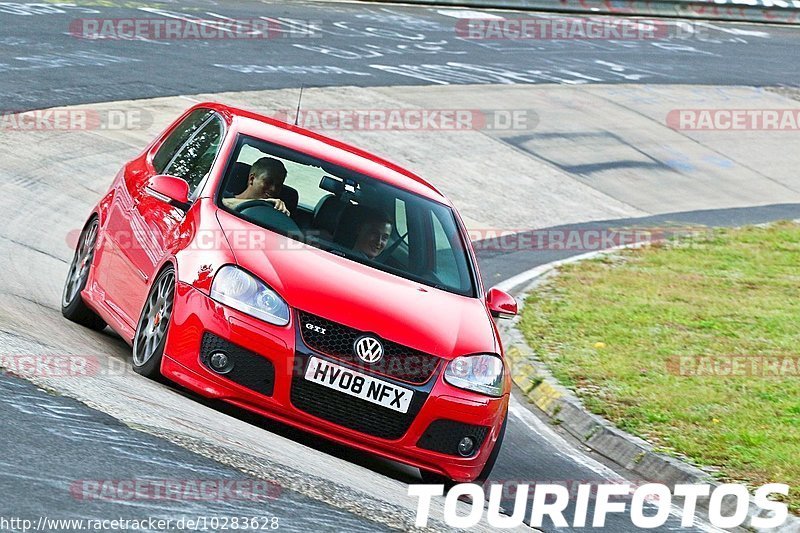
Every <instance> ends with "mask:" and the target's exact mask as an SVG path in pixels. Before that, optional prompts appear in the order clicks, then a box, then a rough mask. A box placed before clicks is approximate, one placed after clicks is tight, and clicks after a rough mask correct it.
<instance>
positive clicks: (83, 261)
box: [61, 217, 106, 331]
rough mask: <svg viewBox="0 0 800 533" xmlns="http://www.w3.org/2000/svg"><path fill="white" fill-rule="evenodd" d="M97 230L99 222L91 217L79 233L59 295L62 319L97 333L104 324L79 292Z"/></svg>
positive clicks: (92, 254) (84, 284)
mask: <svg viewBox="0 0 800 533" xmlns="http://www.w3.org/2000/svg"><path fill="white" fill-rule="evenodd" d="M99 230H100V222H99V221H98V220H97V217H92V218H91V219H89V222H87V223H86V226H85V227H84V228H83V231H81V236H80V238H79V239H78V245H77V246H76V247H75V255H73V257H72V262H71V263H70V265H69V272H67V279H66V281H64V290H63V291H62V293H61V314H62V315H64V318H66V319H67V320H71V321H72V322H75V323H77V324H80V325H81V326H85V327H87V328H90V329H94V330H97V331H100V330H101V329H103V328H105V327H106V323H105V322H104V321H103V319H102V318H100V317H99V316H97V313H95V312H94V311H92V310H91V309H90V308H89V306H87V305H86V302H84V301H83V297H82V296H81V292H82V291H83V289H85V288H86V282H87V281H88V279H89V272H90V271H91V269H92V267H93V262H94V252H95V248H96V246H97V235H98V232H99Z"/></svg>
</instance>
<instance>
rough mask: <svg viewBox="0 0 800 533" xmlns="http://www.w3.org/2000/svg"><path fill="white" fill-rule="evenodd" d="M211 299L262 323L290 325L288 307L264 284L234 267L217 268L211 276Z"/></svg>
mask: <svg viewBox="0 0 800 533" xmlns="http://www.w3.org/2000/svg"><path fill="white" fill-rule="evenodd" d="M211 297H212V298H213V299H215V300H216V301H218V302H219V303H222V304H225V305H227V306H230V307H233V308H234V309H237V310H239V311H241V312H242V313H247V314H248V315H250V316H254V317H256V318H259V319H261V320H263V321H264V322H269V323H270V324H275V325H276V326H285V325H286V324H288V323H289V306H288V305H287V304H286V302H284V301H283V298H281V297H280V296H278V293H277V292H275V291H273V290H272V289H270V288H269V287H267V285H266V284H265V283H264V282H263V281H261V280H259V279H258V278H255V277H254V276H252V275H250V274H248V273H247V272H245V271H244V270H242V269H240V268H237V267H235V266H233V265H226V266H224V267H222V268H220V269H219V271H218V272H217V275H216V276H214V283H212V284H211Z"/></svg>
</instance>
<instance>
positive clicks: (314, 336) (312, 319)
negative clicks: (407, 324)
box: [299, 311, 440, 385]
mask: <svg viewBox="0 0 800 533" xmlns="http://www.w3.org/2000/svg"><path fill="white" fill-rule="evenodd" d="M299 315H300V332H301V335H302V336H303V341H304V342H305V343H306V344H307V345H308V347H309V348H312V349H314V350H317V351H318V352H321V353H324V354H327V355H330V356H332V357H335V358H337V359H340V360H342V361H346V362H348V363H350V364H352V365H355V366H357V367H360V368H362V369H364V370H366V371H368V372H370V373H377V374H382V375H384V376H387V377H391V378H394V379H398V380H400V381H405V382H408V383H414V384H417V385H419V384H422V383H425V382H426V381H428V380H429V379H430V377H431V376H432V375H433V373H434V372H435V371H436V367H437V366H438V365H439V361H440V359H439V358H438V357H436V356H434V355H430V354H426V353H424V352H420V351H418V350H414V349H413V348H408V347H407V346H403V345H402V344H397V343H395V342H391V341H385V340H382V341H381V342H382V343H383V350H384V353H383V358H382V359H381V360H380V361H378V362H377V363H374V364H371V365H367V364H365V363H363V362H362V361H361V360H360V359H359V358H358V357H356V354H355V352H354V351H353V344H354V343H355V341H356V339H357V338H358V337H360V336H361V335H363V334H365V333H367V332H365V331H359V330H357V329H353V328H349V327H347V326H343V325H341V324H338V323H336V322H332V321H330V320H327V319H325V318H322V317H318V316H316V315H312V314H310V313H305V312H303V311H300V312H299ZM307 325H312V326H314V327H315V328H321V329H324V330H325V333H321V332H320V331H319V330H317V329H310V328H308V327H307Z"/></svg>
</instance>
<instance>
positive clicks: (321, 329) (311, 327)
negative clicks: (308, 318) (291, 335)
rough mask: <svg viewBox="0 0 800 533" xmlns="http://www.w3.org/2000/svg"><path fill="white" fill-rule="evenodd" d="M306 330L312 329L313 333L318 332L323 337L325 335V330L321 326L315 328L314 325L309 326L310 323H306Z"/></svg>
mask: <svg viewBox="0 0 800 533" xmlns="http://www.w3.org/2000/svg"><path fill="white" fill-rule="evenodd" d="M306 329H310V330H312V331H316V332H317V333H321V334H322V335H325V328H321V327H319V326H315V325H314V324H309V323H308V322H306Z"/></svg>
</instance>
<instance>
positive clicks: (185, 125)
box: [153, 109, 213, 174]
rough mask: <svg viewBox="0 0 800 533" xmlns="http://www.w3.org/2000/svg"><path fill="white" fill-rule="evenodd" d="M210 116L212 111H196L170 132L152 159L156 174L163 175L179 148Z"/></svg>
mask: <svg viewBox="0 0 800 533" xmlns="http://www.w3.org/2000/svg"><path fill="white" fill-rule="evenodd" d="M212 114H213V111H211V110H209V109H196V110H195V111H192V112H191V113H190V114H189V116H188V117H186V118H185V119H183V121H182V122H181V123H180V124H178V125H177V126H176V127H175V129H174V130H172V132H171V133H170V134H169V135H168V136H167V138H166V139H165V140H164V143H163V144H162V145H161V148H159V149H158V152H156V155H155V157H153V166H154V167H155V169H156V172H158V173H159V174H164V171H165V169H166V168H167V165H168V164H169V163H170V161H172V159H173V158H174V157H175V154H176V153H177V152H178V150H179V149H180V148H181V146H183V144H184V143H185V142H186V141H188V140H189V138H190V137H191V136H192V135H193V134H194V132H196V131H197V130H198V129H199V128H200V126H202V125H203V123H205V121H206V120H208V117H210V116H211V115H212Z"/></svg>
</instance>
